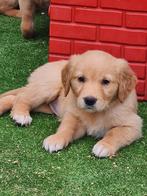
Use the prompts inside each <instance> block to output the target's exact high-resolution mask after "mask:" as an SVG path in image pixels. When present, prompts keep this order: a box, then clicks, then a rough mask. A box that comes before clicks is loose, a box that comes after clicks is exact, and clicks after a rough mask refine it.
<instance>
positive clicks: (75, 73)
mask: <svg viewBox="0 0 147 196" xmlns="http://www.w3.org/2000/svg"><path fill="white" fill-rule="evenodd" d="M135 85H136V76H135V75H134V73H133V71H132V70H131V68H130V67H129V66H128V63H127V62H126V61H125V60H123V59H117V58H115V57H113V56H111V55H110V54H108V53H105V52H102V51H87V52H85V53H83V54H81V55H73V56H72V57H71V58H70V60H69V61H66V60H63V61H57V62H52V63H47V64H45V65H43V66H41V67H39V68H38V69H36V70H35V71H34V72H33V73H32V74H31V76H30V78H29V80H28V84H27V85H26V86H25V87H22V88H20V89H17V90H12V91H10V92H7V93H4V94H2V95H1V96H0V113H1V114H2V113H4V112H5V111H7V110H10V109H12V111H11V116H12V118H13V120H15V121H16V122H17V123H19V124H22V125H27V124H30V123H31V120H32V119H31V116H30V111H32V110H35V111H40V112H46V113H55V114H56V115H58V116H59V117H60V118H61V124H60V126H59V128H58V130H57V133H55V134H54V135H51V136H49V137H47V138H46V139H45V140H44V142H43V147H44V148H45V150H47V151H49V152H50V153H51V152H54V151H58V150H61V149H63V148H64V147H66V146H67V145H68V144H69V143H70V142H72V141H73V140H75V139H78V138H80V137H82V136H84V135H86V134H87V135H91V136H95V137H96V138H102V139H101V140H99V141H98V142H97V143H96V145H95V146H94V147H93V150H92V152H93V153H94V154H95V156H98V157H107V156H111V155H114V154H115V153H116V152H117V151H118V150H119V149H120V148H121V147H123V146H126V145H129V144H130V143H132V142H133V141H135V140H136V139H138V138H140V137H141V136H142V132H141V127H142V120H141V118H140V117H139V116H138V115H137V99H136V92H135Z"/></svg>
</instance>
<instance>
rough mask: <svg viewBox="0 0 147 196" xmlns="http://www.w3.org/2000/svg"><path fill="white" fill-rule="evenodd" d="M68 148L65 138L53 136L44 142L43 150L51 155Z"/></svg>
mask: <svg viewBox="0 0 147 196" xmlns="http://www.w3.org/2000/svg"><path fill="white" fill-rule="evenodd" d="M66 146H67V143H66V141H65V139H64V137H62V136H61V135H58V134H54V135H51V136H49V137H47V138H46V139H45V140H44V141H43V148H45V150H46V151H49V152H50V153H52V152H57V151H59V150H62V149H63V148H64V147H66Z"/></svg>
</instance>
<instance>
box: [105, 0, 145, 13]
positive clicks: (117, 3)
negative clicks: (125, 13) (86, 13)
mask: <svg viewBox="0 0 147 196" xmlns="http://www.w3.org/2000/svg"><path fill="white" fill-rule="evenodd" d="M101 6H102V7H105V8H113V9H114V8H116V9H121V10H136V11H147V0H141V1H139V0H101Z"/></svg>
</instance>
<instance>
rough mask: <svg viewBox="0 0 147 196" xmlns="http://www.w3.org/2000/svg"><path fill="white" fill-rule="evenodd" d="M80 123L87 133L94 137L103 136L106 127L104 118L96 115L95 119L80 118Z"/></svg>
mask: <svg viewBox="0 0 147 196" xmlns="http://www.w3.org/2000/svg"><path fill="white" fill-rule="evenodd" d="M82 124H83V125H84V128H85V129H86V132H87V135H91V136H94V137H96V138H100V137H103V136H104V134H105V132H106V131H107V130H108V128H107V127H106V126H105V118H102V117H98V118H95V119H92V120H91V119H86V118H85V119H82Z"/></svg>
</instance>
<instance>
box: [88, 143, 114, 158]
mask: <svg viewBox="0 0 147 196" xmlns="http://www.w3.org/2000/svg"><path fill="white" fill-rule="evenodd" d="M92 153H93V154H94V155H95V156H97V157H109V156H113V155H114V153H115V152H114V149H113V148H112V147H111V146H110V145H109V144H107V143H105V142H103V141H100V142H98V143H97V144H95V145H94V147H93V149H92Z"/></svg>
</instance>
